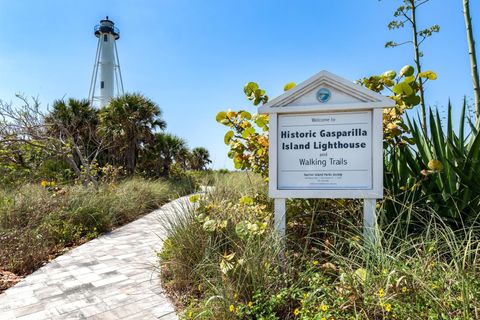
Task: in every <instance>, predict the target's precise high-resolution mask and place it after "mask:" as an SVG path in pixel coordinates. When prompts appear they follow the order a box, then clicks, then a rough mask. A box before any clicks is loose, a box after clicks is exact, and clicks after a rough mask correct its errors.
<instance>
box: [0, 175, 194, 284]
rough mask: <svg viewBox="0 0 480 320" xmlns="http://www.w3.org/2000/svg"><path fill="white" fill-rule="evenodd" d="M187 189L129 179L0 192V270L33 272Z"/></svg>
mask: <svg viewBox="0 0 480 320" xmlns="http://www.w3.org/2000/svg"><path fill="white" fill-rule="evenodd" d="M193 191H194V185H192V184H190V183H186V184H185V183H182V182H177V183H172V182H168V181H146V180H142V179H130V180H126V181H123V182H121V183H118V184H113V183H111V184H104V185H101V186H100V188H99V190H94V189H92V188H85V187H82V186H65V187H62V188H44V187H42V186H40V185H31V184H28V185H23V186H21V187H20V188H18V189H17V190H16V191H0V243H1V245H0V269H3V270H7V271H11V272H13V273H16V274H18V275H24V274H27V273H30V272H32V271H33V270H35V269H36V268H38V267H39V266H41V265H42V264H43V263H44V262H45V261H48V260H49V259H50V258H51V257H52V256H55V255H56V254H58V253H59V252H61V250H63V248H65V247H68V246H72V245H75V244H78V243H81V242H83V241H85V240H88V239H91V238H95V237H97V236H98V235H99V234H101V233H103V232H107V231H110V230H112V229H113V228H115V227H117V226H120V225H123V224H125V223H127V222H130V221H132V220H134V219H136V218H138V217H139V216H141V215H143V214H145V213H148V212H149V211H151V210H153V209H155V208H158V207H159V206H160V205H162V204H164V203H166V202H167V201H169V200H170V199H173V198H176V197H177V196H178V195H179V194H187V193H191V192H193Z"/></svg>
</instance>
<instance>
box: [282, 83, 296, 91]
mask: <svg viewBox="0 0 480 320" xmlns="http://www.w3.org/2000/svg"><path fill="white" fill-rule="evenodd" d="M295 86H296V84H295V82H289V83H287V84H286V85H285V86H284V87H283V91H288V90H290V89H292V88H293V87H295Z"/></svg>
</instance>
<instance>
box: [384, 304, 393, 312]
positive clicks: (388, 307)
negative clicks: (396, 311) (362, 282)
mask: <svg viewBox="0 0 480 320" xmlns="http://www.w3.org/2000/svg"><path fill="white" fill-rule="evenodd" d="M385 311H387V312H390V311H392V305H391V304H390V303H386V304H385Z"/></svg>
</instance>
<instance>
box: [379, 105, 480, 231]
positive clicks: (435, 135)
mask: <svg viewBox="0 0 480 320" xmlns="http://www.w3.org/2000/svg"><path fill="white" fill-rule="evenodd" d="M429 120H430V125H429V128H428V136H427V135H425V134H424V131H423V130H422V129H421V126H420V125H419V120H418V119H411V118H409V117H408V116H407V123H408V127H409V130H410V132H411V134H412V140H413V142H414V144H413V146H405V147H403V148H391V149H390V150H389V153H388V154H387V156H386V157H385V167H386V174H385V175H386V177H385V181H386V187H387V189H388V191H389V193H390V194H391V195H394V196H395V199H396V200H398V199H400V201H398V203H400V204H402V206H405V203H406V202H407V201H408V202H410V203H413V204H414V205H415V206H417V207H421V206H428V207H430V208H433V209H434V210H435V211H436V212H438V214H439V215H440V216H441V218H442V219H443V220H444V221H446V222H447V223H448V224H450V225H453V226H457V227H462V226H465V225H466V224H472V223H474V222H475V221H477V220H478V219H479V218H480V159H479V156H480V135H479V134H478V128H477V127H476V126H475V125H474V123H473V121H472V120H471V119H470V118H468V117H467V116H466V101H465V100H464V102H463V106H462V110H461V117H460V124H459V128H458V134H457V132H455V130H454V126H453V117H452V106H451V104H450V103H449V104H448V115H447V119H446V128H445V127H444V126H442V121H441V119H440V114H439V112H438V110H436V111H433V110H431V109H430V110H429ZM466 121H467V122H468V127H469V130H467V128H466V127H467V126H466V123H465V122H466ZM444 128H445V129H446V131H445V130H444ZM387 202H388V201H387ZM398 203H396V202H395V201H390V203H387V206H386V207H385V208H386V210H387V217H388V216H389V217H390V218H392V216H394V215H396V214H398V212H399V211H401V210H402V209H401V208H400V209H399V206H398Z"/></svg>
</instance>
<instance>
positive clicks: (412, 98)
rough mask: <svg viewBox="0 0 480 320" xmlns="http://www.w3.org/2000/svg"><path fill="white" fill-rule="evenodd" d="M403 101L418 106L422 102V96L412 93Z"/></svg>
mask: <svg viewBox="0 0 480 320" xmlns="http://www.w3.org/2000/svg"><path fill="white" fill-rule="evenodd" d="M403 101H404V102H405V103H406V104H408V105H409V106H416V105H418V104H419V103H420V97H419V96H417V95H415V94H412V95H410V96H408V97H405V98H404V99H403Z"/></svg>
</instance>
